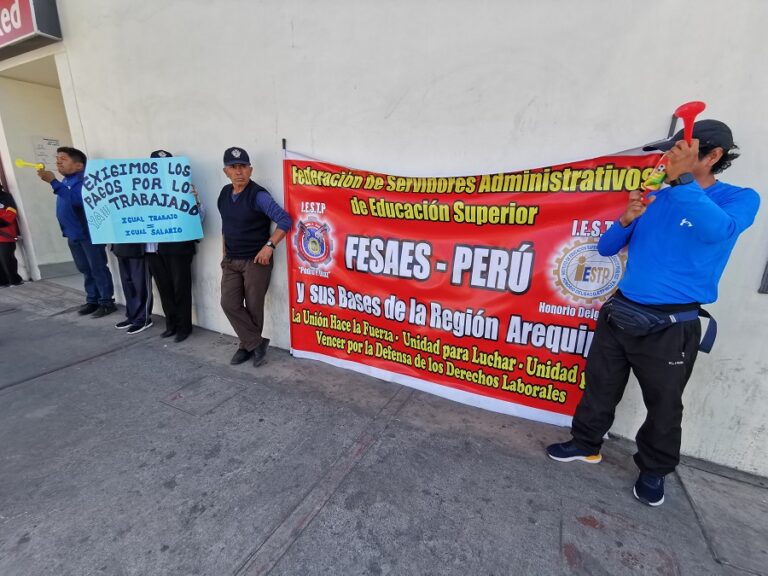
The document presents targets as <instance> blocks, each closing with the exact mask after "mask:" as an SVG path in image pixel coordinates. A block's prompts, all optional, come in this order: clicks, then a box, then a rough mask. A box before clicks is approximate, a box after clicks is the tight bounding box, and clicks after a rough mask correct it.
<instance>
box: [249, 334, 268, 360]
mask: <svg viewBox="0 0 768 576" xmlns="http://www.w3.org/2000/svg"><path fill="white" fill-rule="evenodd" d="M267 348H269V338H262V339H261V344H259V347H258V348H256V350H254V351H253V365H254V366H261V365H262V364H264V362H266V356H267Z"/></svg>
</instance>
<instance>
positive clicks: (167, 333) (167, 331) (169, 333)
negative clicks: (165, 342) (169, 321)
mask: <svg viewBox="0 0 768 576" xmlns="http://www.w3.org/2000/svg"><path fill="white" fill-rule="evenodd" d="M174 334H176V330H174V329H173V328H166V329H165V332H163V333H162V334H160V338H170V337H171V336H173V335H174Z"/></svg>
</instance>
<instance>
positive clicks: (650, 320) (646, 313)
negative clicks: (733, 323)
mask: <svg viewBox="0 0 768 576" xmlns="http://www.w3.org/2000/svg"><path fill="white" fill-rule="evenodd" d="M600 314H605V319H606V321H607V322H608V323H609V324H610V325H611V326H613V327H614V328H617V329H618V330H621V331H622V332H624V333H625V334H627V335H629V336H646V335H648V334H653V333H654V332H661V331H662V330H664V329H666V328H669V327H670V326H672V324H677V323H680V322H692V321H694V320H698V319H699V316H704V317H705V318H709V323H708V325H707V330H706V332H705V334H704V338H702V340H701V342H700V343H699V350H701V351H702V352H706V353H709V352H710V350H712V346H713V345H714V343H715V338H716V337H717V322H716V321H715V319H714V318H712V315H711V314H710V313H709V312H707V311H706V310H704V309H703V308H698V309H697V310H683V311H680V312H663V311H661V310H657V309H655V308H649V307H648V306H643V305H641V304H637V303H635V302H630V301H628V300H625V299H624V298H621V297H617V296H613V297H612V298H611V299H610V300H608V302H606V303H605V304H604V305H603V307H602V309H601V310H600Z"/></svg>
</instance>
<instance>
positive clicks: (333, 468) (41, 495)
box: [0, 282, 768, 576]
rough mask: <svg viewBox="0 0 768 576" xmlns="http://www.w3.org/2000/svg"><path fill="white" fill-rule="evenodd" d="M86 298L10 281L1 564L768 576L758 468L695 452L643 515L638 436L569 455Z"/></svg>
mask: <svg viewBox="0 0 768 576" xmlns="http://www.w3.org/2000/svg"><path fill="white" fill-rule="evenodd" d="M80 303H81V296H80V295H79V294H78V293H77V292H76V291H74V290H71V289H69V288H65V287H61V286H57V285H55V284H52V283H50V282H35V283H29V284H26V285H24V286H23V287H20V288H8V289H2V290H0V575H2V576H31V575H33V576H45V575H51V576H53V575H55V576H65V575H77V576H82V575H101V574H109V575H142V576H148V575H185V576H186V575H192V574H201V575H202V574H205V575H211V576H226V575H238V576H242V575H257V574H271V575H302V576H303V575H314V574H331V575H347V574H374V575H378V574H398V575H399V574H434V575H461V576H464V575H472V576H474V575H502V574H510V575H529V574H534V575H546V576H549V575H585V574H591V575H621V574H652V575H655V576H665V575H692V576H702V575H709V574H725V575H729V576H735V575H742V576H743V575H747V574H752V575H755V574H768V481H767V480H766V479H764V478H757V477H754V476H749V475H746V474H743V473H739V472H737V471H733V470H728V469H723V468H720V467H717V466H714V465H708V464H706V463H703V462H699V461H692V460H686V462H685V464H684V465H682V466H680V468H679V471H678V473H677V474H675V475H674V476H671V477H669V478H668V490H667V494H668V496H667V503H665V504H664V505H663V506H662V507H661V508H658V509H652V508H650V507H647V506H643V505H642V504H640V503H638V502H636V501H635V500H634V499H633V497H632V495H631V486H632V483H633V481H634V479H635V474H636V471H635V469H634V466H633V464H632V461H631V457H630V454H631V451H632V447H631V445H630V443H628V442H626V441H620V440H612V441H610V442H608V444H607V446H606V448H605V450H604V461H603V463H602V464H600V465H597V466H594V465H588V464H584V463H573V464H559V463H556V462H553V461H551V460H549V459H548V458H546V457H545V455H544V452H543V448H544V446H545V445H546V444H548V443H550V442H553V441H557V440H559V439H561V438H563V437H565V436H567V434H566V432H565V431H564V430H563V429H558V428H554V427H551V426H547V425H543V424H538V423H534V422H528V421H525V420H519V419H515V418H511V417H509V416H503V415H499V414H494V413H489V412H484V411H481V410H478V409H474V408H470V407H466V406H462V405H458V404H454V403H452V402H449V401H447V400H443V399H440V398H436V397H433V396H429V395H427V394H424V393H421V392H418V391H414V390H411V389H408V388H404V387H401V386H398V385H395V384H390V383H387V382H382V381H379V380H375V379H373V378H368V377H364V376H361V375H358V374H354V373H350V372H346V371H343V370H340V369H336V368H333V367H329V366H327V365H324V364H320V363H316V362H311V361H305V360H294V359H292V358H291V357H290V355H289V354H288V353H287V352H285V351H282V350H276V349H271V350H270V351H269V354H268V359H269V362H268V364H266V365H265V366H263V367H261V368H259V369H254V368H253V367H252V366H250V364H246V365H245V366H242V367H230V366H229V365H228V363H227V362H228V360H229V358H230V356H231V354H232V353H233V352H234V350H235V343H234V340H233V339H232V338H230V337H227V336H222V335H219V334H215V333H211V332H207V331H204V330H196V331H195V332H194V334H193V335H192V337H190V339H189V340H187V341H186V342H183V343H181V344H173V343H171V344H166V343H165V341H164V340H160V338H159V334H160V332H161V331H162V329H161V328H159V327H158V326H159V325H160V324H162V322H160V323H159V324H156V326H155V327H154V328H153V329H151V330H149V331H147V332H144V333H142V334H140V335H137V336H127V335H126V334H124V333H123V332H119V331H117V330H115V329H114V328H113V327H112V325H113V323H114V322H115V321H116V319H117V318H116V315H114V316H112V317H107V318H104V319H100V320H92V319H90V318H80V317H78V316H77V315H76V314H74V312H73V310H74V307H76V306H77V305H79V304H80Z"/></svg>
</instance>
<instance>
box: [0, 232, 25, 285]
mask: <svg viewBox="0 0 768 576" xmlns="http://www.w3.org/2000/svg"><path fill="white" fill-rule="evenodd" d="M15 251H16V242H0V286H7V285H8V284H21V283H22V279H21V276H19V264H18V262H16V255H15V254H14V252H15Z"/></svg>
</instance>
